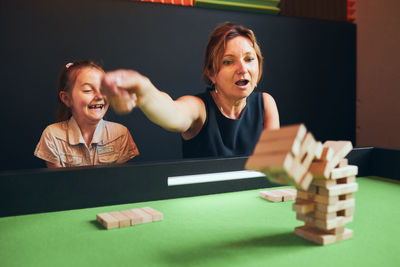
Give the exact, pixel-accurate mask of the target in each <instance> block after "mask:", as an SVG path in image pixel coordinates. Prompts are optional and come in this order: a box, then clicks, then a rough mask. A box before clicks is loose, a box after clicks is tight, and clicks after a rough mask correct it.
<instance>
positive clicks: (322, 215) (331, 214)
mask: <svg viewBox="0 0 400 267" xmlns="http://www.w3.org/2000/svg"><path fill="white" fill-rule="evenodd" d="M314 217H315V218H316V219H319V220H332V219H335V218H336V212H329V213H327V212H322V211H319V210H315V211H314Z"/></svg>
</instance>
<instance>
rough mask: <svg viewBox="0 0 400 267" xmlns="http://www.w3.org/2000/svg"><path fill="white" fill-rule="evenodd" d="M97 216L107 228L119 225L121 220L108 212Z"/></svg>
mask: <svg viewBox="0 0 400 267" xmlns="http://www.w3.org/2000/svg"><path fill="white" fill-rule="evenodd" d="M96 218H97V221H98V222H99V223H101V224H102V225H103V226H104V227H105V228H106V229H114V228H118V227H119V221H118V220H117V219H116V218H114V217H113V216H111V215H110V214H108V213H99V214H97V215H96Z"/></svg>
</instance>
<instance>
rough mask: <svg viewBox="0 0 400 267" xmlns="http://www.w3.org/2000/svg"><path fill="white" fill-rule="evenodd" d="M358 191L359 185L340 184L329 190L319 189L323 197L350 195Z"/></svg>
mask: <svg viewBox="0 0 400 267" xmlns="http://www.w3.org/2000/svg"><path fill="white" fill-rule="evenodd" d="M357 190H358V184H357V183H350V184H339V185H335V186H331V187H328V188H324V187H318V193H319V194H320V195H323V196H338V195H343V194H348V193H354V192H356V191H357Z"/></svg>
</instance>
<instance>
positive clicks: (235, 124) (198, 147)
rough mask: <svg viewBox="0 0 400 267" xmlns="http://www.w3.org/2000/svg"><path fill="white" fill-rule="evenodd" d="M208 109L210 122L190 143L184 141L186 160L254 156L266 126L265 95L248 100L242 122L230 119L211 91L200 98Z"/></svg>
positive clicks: (255, 94)
mask: <svg viewBox="0 0 400 267" xmlns="http://www.w3.org/2000/svg"><path fill="white" fill-rule="evenodd" d="M197 97H199V98H201V99H202V100H203V102H204V104H205V108H206V113H207V117H206V121H205V123H204V125H203V128H202V129H201V130H200V132H199V133H198V134H197V135H196V136H195V137H194V138H192V139H190V140H187V141H186V140H184V139H183V138H182V154H183V157H184V158H198V157H220V156H224V157H227V156H228V157H229V156H249V155H251V154H252V153H253V150H254V147H255V145H256V144H257V142H258V139H259V137H260V135H261V131H262V130H263V125H264V101H263V96H262V93H261V92H253V93H252V94H251V95H250V96H248V97H247V100H246V107H245V108H244V110H243V111H242V114H241V116H240V118H239V119H237V120H233V119H229V118H226V117H225V116H224V115H223V114H222V113H221V111H220V110H219V109H218V107H217V105H216V104H215V102H214V99H213V98H212V96H211V93H210V90H208V91H207V92H204V93H202V94H199V95H197Z"/></svg>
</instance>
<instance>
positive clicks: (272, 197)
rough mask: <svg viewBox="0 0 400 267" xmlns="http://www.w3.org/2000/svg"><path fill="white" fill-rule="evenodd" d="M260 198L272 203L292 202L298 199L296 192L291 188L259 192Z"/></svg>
mask: <svg viewBox="0 0 400 267" xmlns="http://www.w3.org/2000/svg"><path fill="white" fill-rule="evenodd" d="M259 196H260V197H262V198H264V199H266V200H269V201H272V202H282V201H291V200H295V199H296V190H294V189H290V188H287V189H277V190H263V191H260V192H259Z"/></svg>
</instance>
